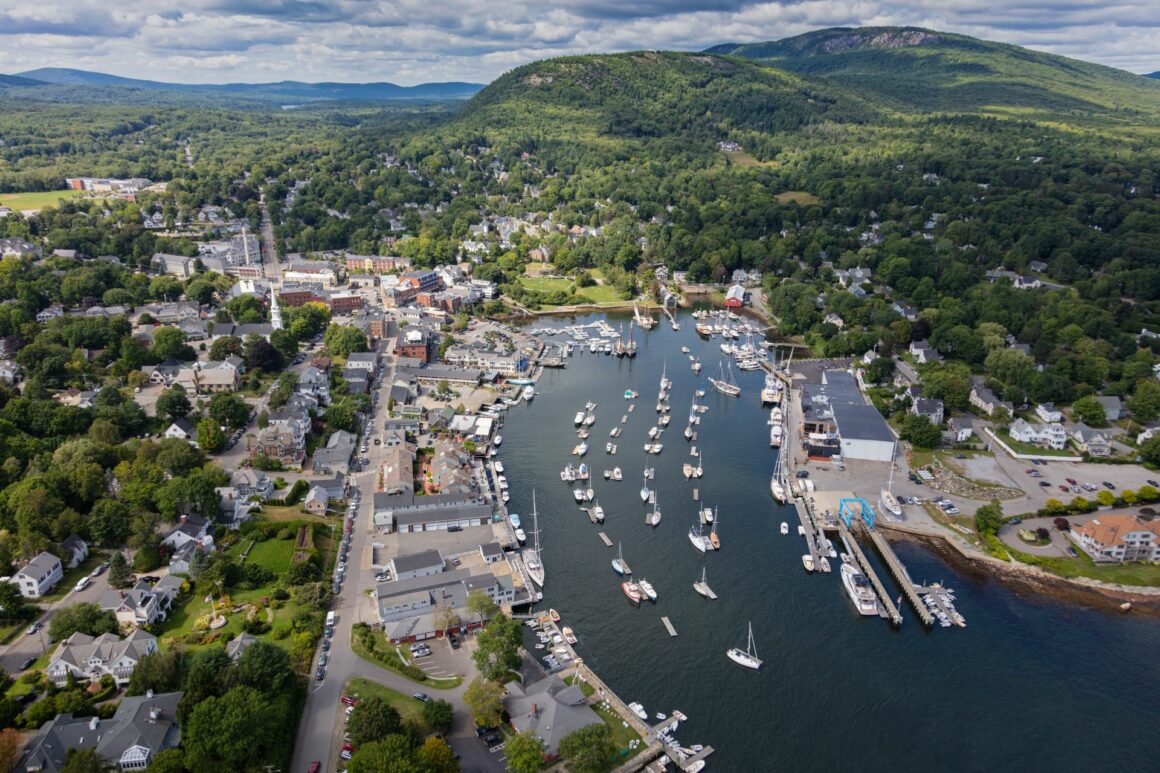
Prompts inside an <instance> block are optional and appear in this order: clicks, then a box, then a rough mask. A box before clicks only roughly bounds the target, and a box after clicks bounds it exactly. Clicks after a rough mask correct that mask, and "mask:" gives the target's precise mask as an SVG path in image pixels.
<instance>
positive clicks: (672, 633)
mask: <svg viewBox="0 0 1160 773" xmlns="http://www.w3.org/2000/svg"><path fill="white" fill-rule="evenodd" d="M661 622H662V623H664V624H665V628H666V629H668V632H669V636H676V635H677V629H676V628H673V624H672V622H670V621H669V619H668V618H667V617H662V618H661Z"/></svg>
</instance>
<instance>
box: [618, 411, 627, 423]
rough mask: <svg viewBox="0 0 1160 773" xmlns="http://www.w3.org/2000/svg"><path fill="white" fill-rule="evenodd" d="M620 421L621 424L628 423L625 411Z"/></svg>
mask: <svg viewBox="0 0 1160 773" xmlns="http://www.w3.org/2000/svg"><path fill="white" fill-rule="evenodd" d="M620 423H621V424H626V423H628V414H627V413H626V414H624V415H623V416H621V417H620Z"/></svg>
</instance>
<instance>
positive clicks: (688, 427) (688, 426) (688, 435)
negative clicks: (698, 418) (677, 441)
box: [685, 424, 693, 440]
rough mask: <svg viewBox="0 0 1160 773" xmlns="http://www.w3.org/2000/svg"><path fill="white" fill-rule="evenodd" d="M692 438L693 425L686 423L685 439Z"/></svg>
mask: <svg viewBox="0 0 1160 773" xmlns="http://www.w3.org/2000/svg"><path fill="white" fill-rule="evenodd" d="M692 439H693V425H692V424H686V425H685V440H692Z"/></svg>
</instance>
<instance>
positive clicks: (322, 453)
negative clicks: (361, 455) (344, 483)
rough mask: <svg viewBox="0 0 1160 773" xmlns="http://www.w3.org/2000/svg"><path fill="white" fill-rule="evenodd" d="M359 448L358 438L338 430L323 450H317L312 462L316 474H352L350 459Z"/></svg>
mask: <svg viewBox="0 0 1160 773" xmlns="http://www.w3.org/2000/svg"><path fill="white" fill-rule="evenodd" d="M357 446H358V438H357V437H355V436H354V435H352V434H350V433H349V432H344V431H343V430H337V431H335V432H333V433H331V435H330V437H329V438H328V439H327V441H326V445H325V446H324V447H322V448H318V449H315V451H314V458H313V459H312V460H311V462H312V465H313V469H314V472H316V473H322V474H326V473H331V472H341V473H347V472H350V458H351V456H353V455H354V450H355V448H356V447H357Z"/></svg>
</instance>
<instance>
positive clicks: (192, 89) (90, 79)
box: [0, 67, 483, 103]
mask: <svg viewBox="0 0 1160 773" xmlns="http://www.w3.org/2000/svg"><path fill="white" fill-rule="evenodd" d="M0 79H15V80H17V81H22V82H21V83H13V84H10V85H31V84H32V83H35V82H41V83H50V84H54V85H57V86H71V87H91V88H95V89H117V90H122V91H123V90H129V89H132V90H136V91H150V92H172V93H177V94H193V95H199V96H207V97H220V98H223V99H246V100H256V101H268V102H277V103H286V102H304V103H306V102H321V101H351V102H386V101H397V100H414V101H436V100H438V101H442V100H451V99H467V98H468V97H470V96H471V95H473V94H475V93H476V92H477V91H479V90H480V89H481V88H483V87H482V86H481V85H480V84H477V83H422V84H419V85H417V86H398V85H396V84H394V83H302V82H300V81H281V82H278V83H220V84H213V83H199V84H189V83H165V82H161V81H150V80H139V79H136V78H122V77H120V76H118V75H108V74H106V73H100V72H90V71H88V70H74V69H70V68H66V67H43V68H40V69H38V70H29V71H27V72H22V73H18V74H17V75H16V76H0ZM3 83H8V81H6V80H0V84H3ZM116 96H117V94H116V92H114V93H113V94H112V95H111V97H112V98H114V99H115V98H116Z"/></svg>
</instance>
